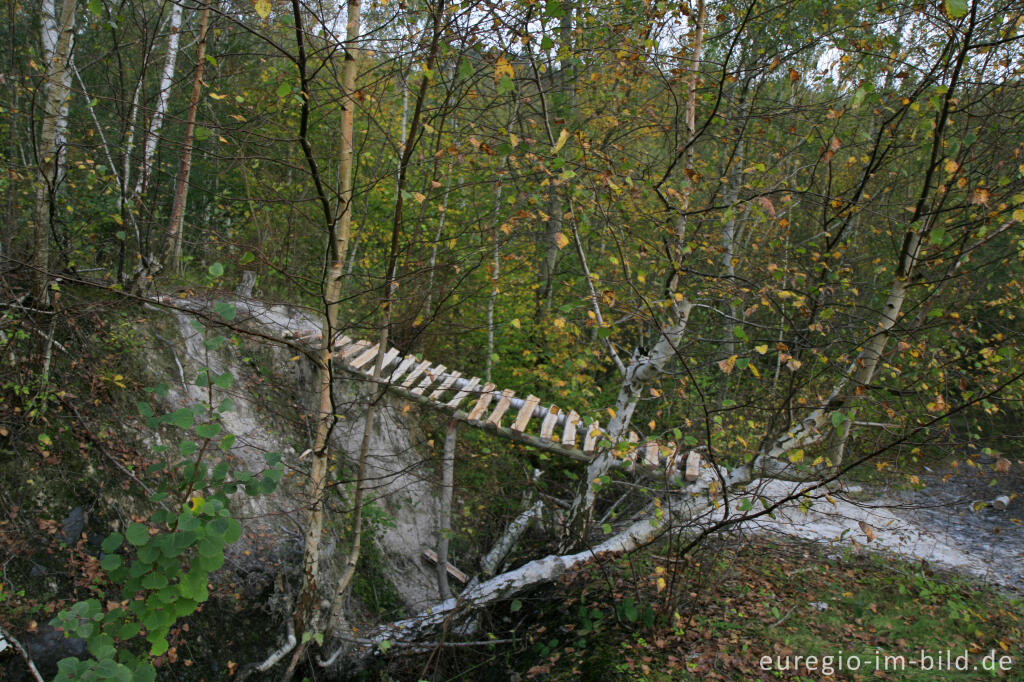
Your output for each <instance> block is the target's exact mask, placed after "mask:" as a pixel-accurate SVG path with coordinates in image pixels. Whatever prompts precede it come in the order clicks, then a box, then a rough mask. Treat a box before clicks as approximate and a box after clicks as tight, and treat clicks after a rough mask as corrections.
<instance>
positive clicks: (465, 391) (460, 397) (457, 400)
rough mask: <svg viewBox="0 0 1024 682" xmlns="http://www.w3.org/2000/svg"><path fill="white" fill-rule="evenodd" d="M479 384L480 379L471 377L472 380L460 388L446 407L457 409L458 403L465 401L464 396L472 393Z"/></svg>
mask: <svg viewBox="0 0 1024 682" xmlns="http://www.w3.org/2000/svg"><path fill="white" fill-rule="evenodd" d="M479 384H480V377H473V378H472V379H470V380H469V382H467V383H466V385H465V386H463V387H462V390H461V391H459V392H458V393H456V394H455V397H454V398H452V399H451V400H449V401H448V407H455V408H457V407H458V406H459V403H461V402H462V401H463V400H465V399H466V396H468V395H469V394H470V393H472V392H473V389H474V388H476V387H477V386H478V385H479Z"/></svg>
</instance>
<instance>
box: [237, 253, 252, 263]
mask: <svg viewBox="0 0 1024 682" xmlns="http://www.w3.org/2000/svg"><path fill="white" fill-rule="evenodd" d="M254 260H256V256H254V255H252V252H251V251H246V252H245V253H243V254H242V256H241V258H239V259H238V264H239V265H245V264H246V263H251V262H253V261H254Z"/></svg>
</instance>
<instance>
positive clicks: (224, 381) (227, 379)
mask: <svg viewBox="0 0 1024 682" xmlns="http://www.w3.org/2000/svg"><path fill="white" fill-rule="evenodd" d="M234 381H235V377H234V375H232V374H231V372H224V373H223V374H219V375H217V376H215V377H214V378H213V385H214V386H216V387H217V388H223V389H225V390H226V389H229V388H231V384H233V383H234Z"/></svg>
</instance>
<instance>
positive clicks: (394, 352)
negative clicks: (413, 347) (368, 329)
mask: <svg viewBox="0 0 1024 682" xmlns="http://www.w3.org/2000/svg"><path fill="white" fill-rule="evenodd" d="M400 352H401V351H399V350H398V349H397V348H392V349H391V350H389V351H388V352H387V353H385V354H384V359H383V360H381V362H380V371H381V372H383V371H384V370H385V369H387V367H388V365H390V364H391V361H392V360H394V359H395V358H396V357H398V354H399V353H400Z"/></svg>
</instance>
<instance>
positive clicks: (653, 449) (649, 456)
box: [644, 441, 661, 467]
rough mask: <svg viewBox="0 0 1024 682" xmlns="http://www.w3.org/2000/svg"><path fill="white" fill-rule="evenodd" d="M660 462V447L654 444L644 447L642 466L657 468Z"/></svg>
mask: <svg viewBox="0 0 1024 682" xmlns="http://www.w3.org/2000/svg"><path fill="white" fill-rule="evenodd" d="M660 461H661V446H659V445H658V444H657V443H655V442H653V441H652V442H650V443H647V444H646V445H645V446H644V464H646V465H647V466H649V467H656V466H658V462H660Z"/></svg>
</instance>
